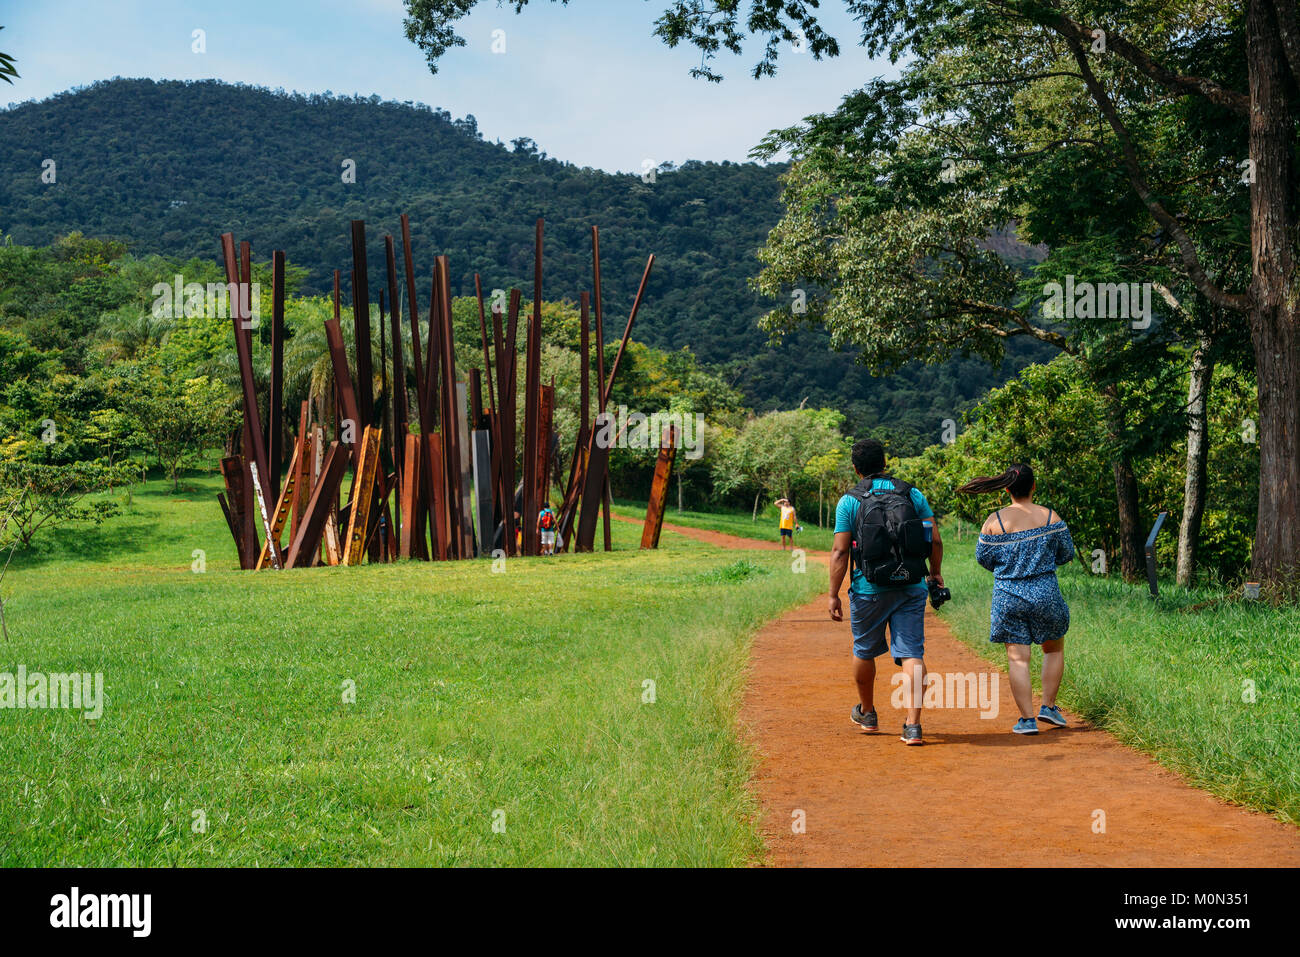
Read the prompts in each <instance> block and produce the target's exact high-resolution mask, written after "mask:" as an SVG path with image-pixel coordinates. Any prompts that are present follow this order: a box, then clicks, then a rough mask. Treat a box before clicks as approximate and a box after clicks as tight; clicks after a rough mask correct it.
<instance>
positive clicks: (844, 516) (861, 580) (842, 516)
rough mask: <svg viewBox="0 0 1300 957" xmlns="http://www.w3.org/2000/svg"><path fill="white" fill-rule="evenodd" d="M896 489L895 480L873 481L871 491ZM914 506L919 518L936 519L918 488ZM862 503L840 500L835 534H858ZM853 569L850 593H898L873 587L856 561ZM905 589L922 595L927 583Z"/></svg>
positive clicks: (894, 589)
mask: <svg viewBox="0 0 1300 957" xmlns="http://www.w3.org/2000/svg"><path fill="white" fill-rule="evenodd" d="M893 489H894V480H893V479H891V478H888V477H886V478H878V479H873V480H872V482H871V491H872V492H873V493H874V492H891V491H893ZM912 504H913V505H914V506H915V507H916V517H917V518H923V519H924V518H934V509H932V508H931V507H930V503H929V502H928V501H927V500H926V497H925V496H924V495H923V494H922V493H921V490H920V489H918V488H914V489H912ZM860 507H861V503H860V502H859V501H858V500H857V499H856V498H854V497H853V496H852V495H844V496H841V498H840V503H839V504H838V505H836V506H835V532H836V534H838V533H840V532H848V533H850V534H856V533H857V530H858V509H859V508H860ZM849 567H850V568H851V569H852V577H851V579H850V581H849V591H851V592H853V594H855V595H874V594H876V593H877V592H882V591H898V590H899V589H897V588H891V587H889V586H886V585H873V584H871V582H869V581H867V580H866V578H865V577H863V574H862V570H861V569H860V568H858V563H857V562H855V561H850V562H849ZM902 587H903V588H910V589H911V590H912V591H915V592H919V593H921V594H925V593H926V584H925V582H917V583H916V584H915V585H903V586H902Z"/></svg>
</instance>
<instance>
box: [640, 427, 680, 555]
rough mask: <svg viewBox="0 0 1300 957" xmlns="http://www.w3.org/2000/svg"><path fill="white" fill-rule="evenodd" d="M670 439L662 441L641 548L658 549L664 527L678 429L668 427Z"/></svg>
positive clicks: (643, 528) (642, 530)
mask: <svg viewBox="0 0 1300 957" xmlns="http://www.w3.org/2000/svg"><path fill="white" fill-rule="evenodd" d="M667 432H668V437H667V438H666V439H664V438H662V437H661V439H660V445H659V457H658V459H657V460H656V461H655V477H654V481H653V482H651V483H650V502H649V504H648V505H647V506H646V510H645V524H644V525H642V526H641V547H642V548H658V547H659V533H660V532H661V531H663V527H664V504H665V503H666V502H667V500H668V480H669V479H670V478H671V477H672V474H673V460H674V459H675V458H676V455H677V429H676V428H675V427H674V426H671V425H670V426H668V430H667Z"/></svg>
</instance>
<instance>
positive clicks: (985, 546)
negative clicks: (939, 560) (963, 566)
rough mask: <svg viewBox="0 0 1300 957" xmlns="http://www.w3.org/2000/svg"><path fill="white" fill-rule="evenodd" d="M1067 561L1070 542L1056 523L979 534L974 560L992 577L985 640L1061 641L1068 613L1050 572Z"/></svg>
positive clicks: (1071, 553)
mask: <svg viewBox="0 0 1300 957" xmlns="http://www.w3.org/2000/svg"><path fill="white" fill-rule="evenodd" d="M1049 517H1050V516H1049ZM998 520H999V522H1000V521H1001V517H1000V516H999V519H998ZM1073 558H1074V541H1073V539H1071V538H1070V530H1069V529H1068V528H1067V527H1066V525H1065V522H1063V521H1060V520H1059V519H1058V520H1057V521H1055V522H1050V523H1048V524H1047V525H1044V526H1042V527H1041V528H1029V529H1025V530H1024V531H1021V532H1003V533H1002V534H1001V535H980V539H979V544H977V545H976V546H975V560H976V561H977V562H979V563H980V564H981V565H983V566H984V567H985V568H987V569H988V570H989V571H991V572H992V573H993V609H992V613H991V615H990V623H991V627H990V631H989V641H996V642H1001V643H1004V644H1005V643H1007V642H1010V643H1012V644H1017V645H1041V644H1042V643H1043V642H1044V641H1055V640H1056V639H1057V638H1063V637H1065V633H1066V631H1068V630H1069V628H1070V608H1069V606H1068V605H1066V603H1065V599H1064V598H1062V597H1061V589H1060V586H1059V585H1058V584H1057V582H1056V568H1057V566H1058V565H1064V564H1066V563H1067V562H1069V561H1071V560H1072V559H1073Z"/></svg>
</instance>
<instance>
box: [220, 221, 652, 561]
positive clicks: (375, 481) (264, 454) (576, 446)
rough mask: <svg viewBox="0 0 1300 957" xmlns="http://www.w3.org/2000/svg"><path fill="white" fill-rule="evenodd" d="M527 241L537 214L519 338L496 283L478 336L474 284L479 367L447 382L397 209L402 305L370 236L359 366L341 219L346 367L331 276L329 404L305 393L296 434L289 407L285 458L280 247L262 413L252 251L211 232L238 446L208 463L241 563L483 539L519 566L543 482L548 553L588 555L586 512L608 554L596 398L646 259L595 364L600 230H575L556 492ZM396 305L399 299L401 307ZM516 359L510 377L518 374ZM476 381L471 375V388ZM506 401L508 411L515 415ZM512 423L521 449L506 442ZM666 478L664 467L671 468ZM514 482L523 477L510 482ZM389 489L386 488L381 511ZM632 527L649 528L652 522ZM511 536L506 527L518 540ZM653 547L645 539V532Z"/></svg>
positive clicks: (418, 552) (449, 311)
mask: <svg viewBox="0 0 1300 957" xmlns="http://www.w3.org/2000/svg"><path fill="white" fill-rule="evenodd" d="M544 235H545V223H544V220H542V219H540V218H539V219H538V220H537V221H536V238H535V247H534V262H533V290H532V308H531V310H530V312H529V315H528V316H527V317H526V319H525V329H524V330H520V329H519V323H520V308H521V305H522V294H521V293H520V291H519V290H518V289H512V290H510V295H509V301H508V306H506V304H505V303H503V302H502V298H503V297H502V296H501V295H500V294H498V295H496V296H494V297H493V303H492V307H491V312H492V323H491V326H490V327H489V325H488V320H487V308H486V305H485V300H484V290H483V279H482V276H481V275H479V274H477V273H475V274H473V275H474V295H475V298H476V300H477V306H478V326H479V330H478V331H479V348H480V350H481V353H482V358H483V364H482V369H481V370H479V369H474V370H470V374H469V375H468V376H467V377H461V376H460V375H458V373H457V369H456V361H457V360H456V351H455V345H456V343H455V323H454V321H453V320H454V316H453V302H452V289H451V270H450V266H449V263H448V259H447V257H446V256H442V255H440V256H436V257H435V259H434V265H433V271H432V275H431V279H430V292H429V303H428V329H427V334H422V332H421V330H420V325H419V308H420V303H419V301H418V298H417V295H416V281H415V266H414V255H413V250H412V244H411V232H410V223H409V219H408V217H407V216H405V215H402V217H401V240H402V244H403V249H402V254H403V265H404V266H405V283H406V289H405V296H403V295H402V292H403V290H402V288H401V285H400V282H399V279H398V271H397V265H398V263H397V256H396V243H395V240H394V238H393V236H392V235H385V237H384V264H385V267H386V273H385V280H386V282H385V284H384V287H383V288H381V290H380V291H379V293H378V306H379V312H378V322H379V323H380V328H379V337H378V338H379V356H378V362H379V367H378V370H377V372H376V370H375V367H374V366H373V356H372V354H371V332H372V330H371V317H370V293H369V291H368V281H369V277H368V271H367V249H366V233H365V222H364V221H363V220H360V219H357V220H352V221H351V240H352V270H351V283H352V311H353V330H352V331H353V336H354V339H355V343H354V344H355V357H354V359H350V358H349V356H348V353H347V345H346V344H345V342H344V332H343V326H342V316H341V308H342V301H341V295H340V284H341V283H340V278H341V276H340V273H339V272H338V271H335V272H334V276H333V279H334V301H333V305H334V309H333V316H332V318H330V319H327V320H326V321H325V323H324V326H325V338H326V348H327V349H328V352H329V363H330V369H331V371H332V372H333V380H334V388H333V390H332V391H333V394H332V395H327V396H317V397H315V401H316V402H317V403H318V409H317V410H316V412H317V415H316V418H317V419H319V420H320V424H315V425H313V422H312V419H313V415H312V412H313V410H312V405H311V401H312V400H309V401H307V402H303V403H302V406H301V409H300V414H299V417H298V419H299V421H298V430H297V433H296V435H295V436H294V438H293V440H292V454H291V455H289V456H286V454H285V453H286V451H288V450H286V449H285V448H284V442H285V441H286V440H287V437H288V435H289V430H287V429H285V428H284V425H285V422H284V408H283V405H284V387H285V382H284V342H285V337H286V329H285V321H284V320H285V317H284V310H285V275H286V263H285V257H284V253H283V252H281V251H278V250H277V251H275V252H274V254H273V256H272V262H271V284H272V327H271V331H270V347H271V355H270V367H271V373H270V395H269V396H268V402H267V407H266V417H265V419H263V418H262V416H261V414H260V413H261V410H260V409H259V406H258V397H257V395H256V389H255V386H254V379H253V373H252V355H253V349H254V344H255V343H254V338H253V335H252V331H251V330H252V326H253V323H252V322H251V319H252V316H251V311H250V308H249V292H250V284H251V278H252V250H251V247H250V246H249V244H248V243H247V242H243V243H239V244H236V243H235V240H234V237H233V235H232V234H230V233H225V234H223V235H222V237H221V245H222V256H223V259H224V262H225V269H226V276H227V279H228V281H229V284H230V289H231V291H232V292H233V293H234V295H233V297H232V299H233V304H232V310H231V316H232V320H233V325H234V333H235V345H236V353H237V358H238V361H239V369H240V380H241V381H240V385H241V393H242V404H243V410H244V417H243V418H244V422H243V427H242V430H241V432H240V434H239V435H238V437H237V445H238V449H239V451H238V453H237V454H236V455H234V456H231V457H229V458H227V459H225V460H223V462H222V473H223V476H224V478H225V484H226V489H225V491H224V492H223V493H222V494H221V495H220V496H219V502H220V504H221V507H222V509H223V515H224V516H225V518H226V521H227V525H228V526H229V528H230V531H231V536H232V538H234V540H235V545H236V549H237V551H238V553H239V558H240V566H241V567H243V568H253V567H257V568H262V567H268V566H269V567H297V568H301V567H307V566H310V565H315V564H317V563H318V562H320V561H321V560H322V551H323V557H324V559H325V560H327V561H328V562H329V563H330V564H343V565H355V564H359V563H360V562H362V561H363V560H364V557H365V556H366V555H367V554H368V555H369V560H370V561H372V562H373V561H390V560H393V559H395V558H398V557H401V558H408V559H422V558H436V559H439V560H444V559H457V558H469V557H472V556H474V555H486V554H488V553H490V552H492V550H493V549H494V548H496V547H499V546H504V548H505V551H506V554H510V555H514V554H518V553H519V552H520V551H522V553H523V554H525V555H535V554H537V553H538V551H539V542H538V538H537V535H536V515H537V513H538V512H539V511H540V509H541V507H542V504H543V503H544V502H546V503H549V502H550V498H551V493H552V489H551V483H552V481H553V480H557V479H558V481H560V482H561V483H562V485H563V489H562V490H563V495H562V496H561V497H560V499H559V502H558V511H559V514H558V516H557V517H558V519H559V521H558V526H557V531H558V533H559V537H560V541H563V542H564V545H563V546H562V548H563V549H565V550H567V548H568V546H569V544H570V543H572V544H573V545H574V547H575V548H576V549H577V550H586V551H590V550H591V549H592V545H593V539H594V536H595V526H596V522H597V520H598V518H600V517H603V518H604V519H605V547H606V549H608V548H609V547H610V528H609V506H610V496H609V456H610V447H611V445H612V444H613V443H612V442H611V441H610V436H611V433H612V431H613V429H612V426H613V423H612V422H610V421H609V417H608V412H609V403H610V402H611V401H612V397H613V388H614V385H615V383H616V381H617V376H618V372H619V368H620V366H621V364H622V359H623V356H624V355H625V354H626V350H627V347H628V343H629V341H630V337H631V333H632V329H633V325H634V323H635V321H636V317H637V313H638V310H639V309H640V306H641V303H642V301H643V299H644V296H645V292H646V288H647V285H648V282H649V278H650V274H651V270H652V268H653V265H654V257H653V256H651V257H650V258H649V260H648V261H647V263H646V268H645V271H644V273H643V275H642V277H641V283H640V285H639V287H638V289H637V293H636V297H635V298H634V300H633V303H632V309H631V312H630V314H629V316H628V320H627V325H626V328H625V329H624V332H623V336H622V339H621V341H620V343H619V346H618V350H617V352H616V354H615V356H614V360H613V363H612V364H611V366H610V368H609V369H608V370H606V368H605V350H604V346H605V338H604V316H603V295H602V286H601V281H602V277H601V261H600V236H599V230H598V229H597V228H595V227H592V232H591V238H592V268H593V278H594V280H595V287H594V289H595V291H594V307H595V308H594V316H593V309H592V305H593V296H592V295H590V294H588V293H587V292H583V293H582V294H581V297H580V312H581V330H580V391H579V401H578V405H579V415H578V419H579V421H578V424H577V429H576V434H575V435H574V436H573V440H572V441H573V444H572V455H571V458H570V459H568V460H567V464H568V466H569V467H568V471H567V482H565V474H564V473H563V472H562V471H561V468H562V463H561V462H560V461H559V460H558V458H557V457H558V455H559V449H558V445H559V443H558V441H557V438H556V436H555V432H554V418H555V414H556V391H555V377H554V376H553V375H552V376H551V377H550V383H549V384H548V385H543V384H542V381H541V377H542V366H541V359H542V342H543V325H542V323H543V318H542V311H543V310H542V302H543V297H544V288H543V271H542V264H543V254H544V248H545V246H544ZM403 298H404V299H405V300H406V303H407V305H406V308H405V310H403V308H402V301H403ZM404 311H405V313H406V316H407V318H409V320H410V322H411V331H410V339H409V340H407V339H406V338H405V336H406V333H405V332H404V330H403V329H402V321H403V315H402V314H403V312H404ZM593 318H594V332H595V343H594V348H595V352H596V356H595V366H594V369H593V366H592V356H591V351H592V348H593V343H592V331H593V326H592V320H593ZM521 332H523V335H522V336H520V333H521ZM521 338H522V339H523V342H522V343H521V342H520V339H521ZM390 343H391V350H392V356H391V361H392V366H391V368H390V366H389V349H390ZM408 344H409V347H410V362H411V373H412V377H413V380H414V385H415V408H412V407H411V402H410V398H409V391H408V389H407V382H408V379H407V375H408V373H407V368H406V356H405V350H406V348H407V346H408ZM521 351H522V353H523V356H522V362H523V366H524V367H523V368H522V369H520V368H519V364H520V358H521V357H520V352H521ZM480 373H481V374H480ZM593 373H594V376H595V379H594V381H593V378H592V377H593ZM482 377H486V382H484V381H483V378H482ZM485 387H486V391H484V388H485ZM376 390H379V391H378V392H377V391H376ZM593 390H594V391H593ZM521 392H522V394H523V396H522V398H523V403H524V407H523V409H520V408H519V401H520V395H519V393H521ZM380 395H382V396H383V400H384V401H383V403H382V406H377V405H376V403H377V402H378V396H380ZM593 412H594V413H595V419H594V421H593V419H592V415H593ZM331 421H332V422H333V426H332V427H333V431H334V432H335V440H334V441H333V442H332V443H330V445H329V447H328V451H327V450H326V441H325V433H324V431H323V429H322V424H324V425H329V423H330V422H331ZM521 425H522V431H523V433H524V434H523V441H522V442H520V441H519V435H518V432H519V431H520V426H521ZM268 439H269V443H268ZM676 442H677V438H676V437H675V436H673V435H670V436H669V445H668V446H665V451H663V452H661V455H660V459H661V462H660V464H661V465H662V460H663V459H664V456H665V454H668V453H672V454H675V446H676ZM567 452H568V448H567V444H566V453H567ZM286 457H287V458H288V460H289V461H288V473H287V475H285V476H284V478H283V479H282V478H281V471H280V467H281V465H282V464H283V460H284V459H285V458H286ZM350 465H351V466H352V467H353V469H352V471H353V477H352V487H351V490H350V492H349V494H348V495H347V496H346V498H345V501H346V502H347V505H346V508H347V510H348V514H347V515H346V516H342V515H341V514H340V508H339V500H340V496H339V492H340V489H341V488H342V483H343V481H344V480H345V479H346V477H347V473H348V470H349V466H350ZM666 468H667V469H668V470H669V472H668V473H667V474H670V470H671V457H670V458H669V463H668V465H667V466H666ZM517 472H522V473H523V474H522V477H520V476H519V475H517V474H516V473H517ZM661 473H664V469H663V468H659V469H658V470H657V474H656V480H655V486H654V488H653V489H652V503H651V506H652V507H651V512H652V513H654V512H656V511H657V512H658V513H659V514H658V521H659V523H660V524H661V523H662V508H663V502H664V501H666V498H665V496H666V494H667V492H666V489H667V482H668V478H667V477H666V475H665V474H661ZM390 491H391V492H394V493H395V498H393V499H392V500H391V501H390V498H389V493H390ZM272 503H274V504H272ZM655 503H658V507H657V509H656V508H655ZM649 518H651V519H653V518H654V515H653V514H651V515H650V516H649ZM394 519H396V521H394ZM650 524H652V525H653V524H654V522H653V521H652V522H651V523H650ZM520 526H522V527H520ZM259 528H260V531H261V532H262V533H264V535H265V543H264V544H263V543H262V542H260V541H259ZM286 531H287V533H288V535H289V539H290V547H289V550H288V552H287V553H285V552H284V551H283V550H282V548H281V538H282V537H283V535H284V534H285V533H286ZM426 532H427V534H426ZM516 532H519V533H520V534H519V540H518V541H516ZM653 538H654V541H655V542H657V535H655V536H653ZM646 541H647V542H649V541H650V539H646ZM557 544H558V542H557ZM647 547H653V545H649V544H648V545H647Z"/></svg>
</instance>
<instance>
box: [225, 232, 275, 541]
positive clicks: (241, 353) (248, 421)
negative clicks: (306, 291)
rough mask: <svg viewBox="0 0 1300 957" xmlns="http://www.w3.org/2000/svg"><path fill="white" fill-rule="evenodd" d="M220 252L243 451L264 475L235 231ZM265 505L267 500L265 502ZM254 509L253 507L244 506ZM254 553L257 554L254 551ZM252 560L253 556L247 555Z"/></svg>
mask: <svg viewBox="0 0 1300 957" xmlns="http://www.w3.org/2000/svg"><path fill="white" fill-rule="evenodd" d="M221 252H222V257H223V258H224V260H225V264H226V281H227V283H228V288H229V289H230V290H231V291H232V292H234V293H235V295H234V296H233V297H232V300H233V301H232V304H231V310H230V315H231V320H232V322H233V324H234V327H235V352H236V355H237V358H238V362H239V384H240V388H241V392H242V395H243V400H244V428H245V433H246V435H247V436H248V439H249V443H250V444H251V446H252V447H251V448H248V447H245V449H244V454H245V456H246V457H247V458H248V460H249V461H251V462H255V463H256V464H257V467H258V471H259V472H260V473H261V474H262V475H265V474H267V472H268V471H269V469H268V468H267V455H266V443H265V441H264V438H263V435H262V419H261V414H260V413H259V412H258V409H257V387H256V385H255V380H254V378H253V355H252V345H253V341H252V334H251V329H252V316H251V315H247V314H246V313H247V310H248V302H249V293H248V285H247V284H246V283H245V282H244V277H243V273H242V271H241V269H240V262H239V259H238V257H237V256H236V254H235V237H234V234H233V233H222V234H221ZM262 507H263V508H265V507H266V503H265V502H263V503H262ZM245 511H246V512H251V511H252V509H251V508H250V509H245ZM254 554H256V553H255V552H254ZM247 557H248V559H249V561H250V562H251V561H252V556H251V555H248V556H247Z"/></svg>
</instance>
